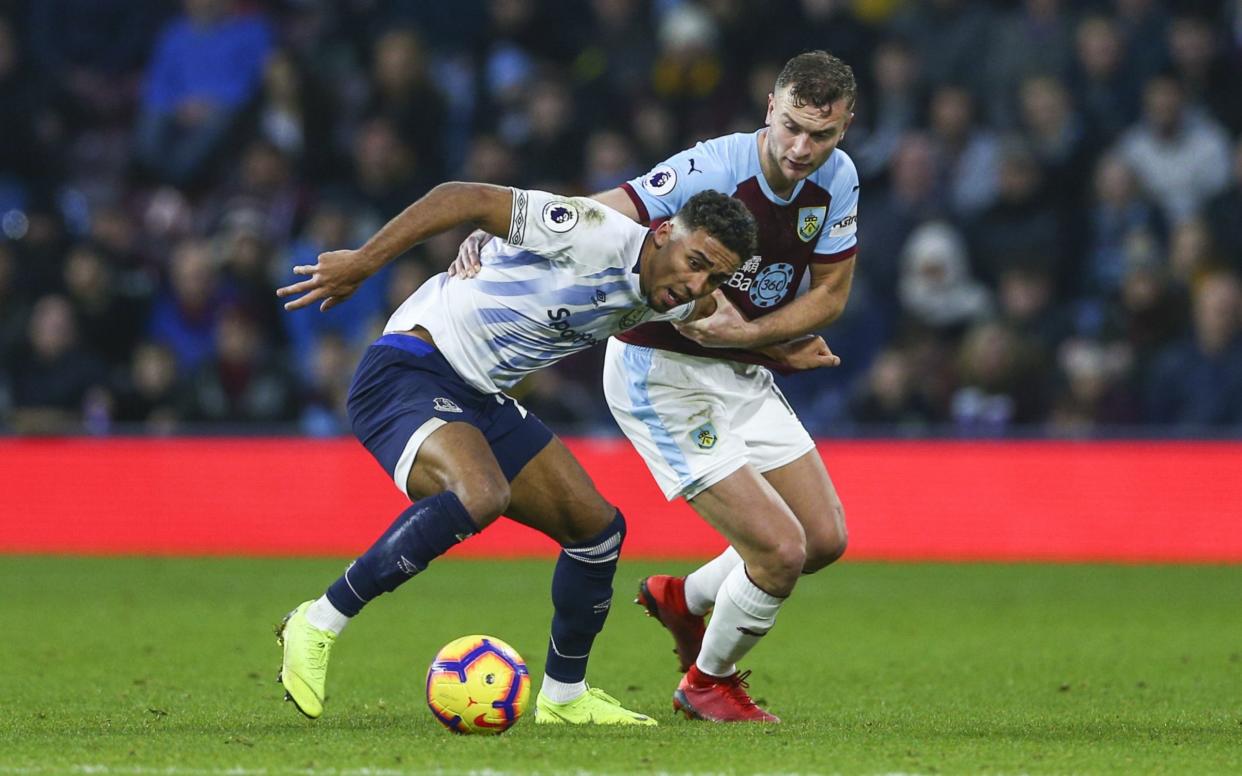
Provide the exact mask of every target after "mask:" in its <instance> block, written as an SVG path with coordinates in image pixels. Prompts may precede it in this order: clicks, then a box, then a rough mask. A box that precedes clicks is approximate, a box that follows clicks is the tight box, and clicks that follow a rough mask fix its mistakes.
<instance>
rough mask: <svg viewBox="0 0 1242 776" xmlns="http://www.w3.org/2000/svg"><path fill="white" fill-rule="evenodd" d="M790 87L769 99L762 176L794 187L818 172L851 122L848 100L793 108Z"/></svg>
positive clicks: (771, 95) (851, 116)
mask: <svg viewBox="0 0 1242 776" xmlns="http://www.w3.org/2000/svg"><path fill="white" fill-rule="evenodd" d="M789 91H790V90H789V87H785V88H784V89H781V90H779V91H778V92H776V93H775V94H769V95H768V117H767V120H766V122H765V123H766V124H767V125H768V134H767V140H766V143H765V145H766V148H765V149H764V150H765V151H766V153H765V156H766V157H767V159H766V162H767V165H766V166H767V167H768V168H769V169H765V170H764V172H765V173H768V174H773V173H775V174H778V175H779V177H780V178H783V180H784V182H788V183H794V182H797V181H800V180H802V179H803V178H805V177H807V176H808V175H810V174H811V173H813V172H815V171H816V170H818V169H819V168H820V167H821V166H822V165H823V163H824V162H826V161H828V157H829V155H830V154H832V152H833V151H835V150H836V148H837V144H838V143H840V142H841V138H843V137H845V130H846V129H848V128H849V126H850V122H851V121H853V120H854V114H853V113H852V112H850V107H849V102H848V101H847V100H844V99H842V100H837V101H836V102H834V103H831V104H829V105H826V106H823V107H818V106H815V105H802V106H797V105H794V103H793V100H792V99H790V96H789Z"/></svg>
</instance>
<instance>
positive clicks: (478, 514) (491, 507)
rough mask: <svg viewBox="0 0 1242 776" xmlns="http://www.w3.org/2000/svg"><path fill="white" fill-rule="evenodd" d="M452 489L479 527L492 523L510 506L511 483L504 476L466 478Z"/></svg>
mask: <svg viewBox="0 0 1242 776" xmlns="http://www.w3.org/2000/svg"><path fill="white" fill-rule="evenodd" d="M452 490H453V491H454V492H455V493H456V494H457V497H458V498H459V499H461V503H462V506H464V507H465V508H466V511H467V512H469V513H470V516H471V517H472V518H474V521H475V522H476V523H477V524H478V525H479V527H483V526H485V525H487V524H488V523H491V522H492V521H493V520H495V519H496V518H498V517H500V516H501V515H503V514H504V513H505V510H507V509H508V508H509V498H510V495H511V494H510V490H509V483H508V482H506V481H505V480H504V478H503V477H498V478H478V479H473V480H465V481H463V482H461V483H460V484H459V485H458V486H457V487H454V488H452Z"/></svg>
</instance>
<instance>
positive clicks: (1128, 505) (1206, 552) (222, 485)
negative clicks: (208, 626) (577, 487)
mask: <svg viewBox="0 0 1242 776" xmlns="http://www.w3.org/2000/svg"><path fill="white" fill-rule="evenodd" d="M568 443H569V445H570V447H571V448H572V449H573V450H574V452H575V453H576V454H577V455H578V456H579V457H580V458H581V460H582V462H583V464H584V465H585V467H586V469H587V471H588V472H590V473H591V475H592V476H593V477H594V478H595V480H596V482H597V484H598V485H599V488H600V490H601V492H603V494H604V495H605V496H606V497H608V498H609V499H610V500H612V501H614V502H615V503H616V504H617V505H618V506H619V507H620V508H621V509H622V510H623V511H624V512H625V515H626V519H627V521H628V523H629V538H628V540H627V543H626V556H627V557H631V558H633V557H639V556H649V557H686V558H690V557H703V556H708V555H711V554H714V553H715V552H717V551H718V550H720V549H721V548H722V547H723V543H722V541H721V540H720V538H719V537H718V536H717V535H716V534H715V532H714V531H712V530H711V529H710V528H709V527H707V526H706V525H705V524H704V523H703V522H702V521H701V520H699V518H698V517H697V516H696V515H695V514H694V513H693V511H692V510H691V509H689V508H688V507H687V506H686V505H685V504H684V503H680V502H676V503H671V504H670V503H668V502H666V501H665V500H664V498H663V497H662V496H661V495H660V493H659V491H658V490H657V489H656V487H655V485H654V483H653V482H652V480H651V477H650V476H649V474H648V473H647V470H646V468H645V466H644V465H643V463H642V461H641V460H640V459H639V458H638V456H637V455H636V454H635V453H634V452H633V450H632V449H631V448H630V446H629V443H628V442H626V441H624V440H592V439H578V440H569V442H568ZM820 453H821V454H822V455H823V457H824V460H825V461H826V462H827V464H828V470H829V472H830V473H831V474H832V477H833V480H834V482H835V483H836V485H837V487H838V489H839V490H840V492H841V495H842V499H843V500H844V502H845V509H846V520H847V523H848V524H849V528H850V549H849V552H848V554H847V557H848V558H851V559H891V560H915V559H920V560H922V559H926V560H998V561H1007V560H1054V561H1086V560H1104V561H1122V562H1143V561H1161V562H1239V561H1242V443H1236V442H892V441H866V442H863V441H832V442H823V443H821V444H820ZM405 503H406V501H405V499H404V497H403V496H402V495H401V494H400V493H398V492H397V490H396V488H395V487H394V486H393V484H392V481H391V479H389V478H387V477H385V476H384V473H383V472H382V471H380V469H379V467H378V466H377V465H376V464H375V462H374V461H373V460H372V459H371V458H370V456H369V455H368V454H367V453H366V451H364V450H363V449H362V447H361V446H359V445H358V444H357V443H356V442H353V441H351V440H328V441H323V440H309V439H296V438H288V439H284V438H282V439H236V438H227V439H165V440H157V439H7V440H0V552H2V553H75V554H118V553H123V554H160V555H333V556H351V555H356V554H358V553H359V552H360V551H361V550H363V549H365V548H366V547H367V546H368V545H369V544H370V542H371V541H372V540H373V539H374V538H375V537H376V536H377V535H378V534H379V533H380V532H381V531H382V530H383V529H384V528H385V527H386V526H387V525H388V524H389V522H391V520H392V519H393V518H394V517H395V516H396V514H397V513H398V512H399V511H401V509H403V508H404V505H405ZM554 549H555V548H554V547H553V545H552V543H551V542H550V541H549V540H548V539H546V538H545V537H543V536H542V535H539V534H537V533H535V532H533V531H531V530H529V529H526V528H523V527H521V526H517V525H514V524H512V523H509V522H508V521H504V520H502V521H499V522H498V523H497V524H496V525H494V526H493V527H491V528H489V529H488V530H486V531H484V532H483V533H481V534H480V535H478V536H476V537H474V538H472V539H471V540H470V541H468V542H466V543H465V544H463V545H461V546H459V547H458V548H456V549H455V550H454V551H453V552H454V553H455V554H459V555H475V556H479V555H481V556H515V555H541V554H549V553H551V552H553V551H554Z"/></svg>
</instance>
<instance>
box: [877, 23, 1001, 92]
mask: <svg viewBox="0 0 1242 776" xmlns="http://www.w3.org/2000/svg"><path fill="white" fill-rule="evenodd" d="M994 23H995V20H994V18H993V16H992V12H991V10H990V9H988V8H986V7H985V5H984V4H982V3H975V2H970V0H923V2H917V3H907V4H906V5H905V7H904V8H903V9H902V10H901V11H899V12H898V13H897V15H896V16H895V17H894V18H893V21H892V25H891V28H892V29H893V31H895V32H897V33H898V34H900V35H901V36H902V37H904V38H905V39H906V40H908V41H910V42H911V44H912V45H913V46H914V50H915V52H916V53H917V55H918V60H919V68H920V70H921V71H922V73H923V77H924V78H926V79H927V81H928V82H929V83H933V84H944V83H954V84H965V85H967V88H968V89H969V91H971V92H974V93H975V94H982V93H983V90H984V86H985V84H986V80H987V68H985V67H980V64H979V63H980V57H981V56H985V52H987V51H988V50H989V48H990V43H991V40H992V36H993V34H994V31H995V26H994Z"/></svg>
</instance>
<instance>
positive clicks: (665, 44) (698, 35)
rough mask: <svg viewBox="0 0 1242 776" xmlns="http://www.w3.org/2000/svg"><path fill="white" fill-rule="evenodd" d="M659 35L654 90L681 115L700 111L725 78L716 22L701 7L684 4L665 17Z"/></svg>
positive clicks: (652, 81)
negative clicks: (675, 105) (676, 108)
mask: <svg viewBox="0 0 1242 776" xmlns="http://www.w3.org/2000/svg"><path fill="white" fill-rule="evenodd" d="M657 35H658V37H659V41H660V51H659V53H658V54H657V56H656V60H655V64H654V65H653V67H652V74H651V86H652V89H653V91H654V92H655V94H656V96H657V97H659V98H660V99H662V100H665V101H669V102H672V103H675V104H677V106H678V112H679V113H681V114H682V115H685V114H684V113H683V112H684V111H689V112H691V113H693V112H694V111H695V110H698V109H701V108H702V106H703V104H704V101H705V100H706V99H707V98H709V97H711V96H712V95H713V94H714V93H715V92H716V90H717V89H718V88H719V87H720V84H721V81H722V79H723V77H724V63H723V62H722V61H721V57H720V54H719V51H718V44H719V42H720V29H719V28H718V26H717V24H716V21H715V20H714V19H713V18H712V16H711V14H709V13H708V12H707V11H705V10H703V9H702V8H701V7H699V6H697V5H694V4H691V3H684V4H681V5H676V6H673V7H672V8H671V9H670V10H669V11H668V12H667V13H665V14H664V18H663V19H662V20H661V21H660V22H659V25H658V28H657ZM691 123H692V121H691Z"/></svg>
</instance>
